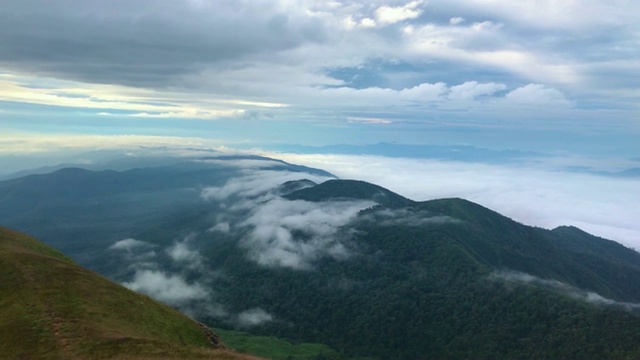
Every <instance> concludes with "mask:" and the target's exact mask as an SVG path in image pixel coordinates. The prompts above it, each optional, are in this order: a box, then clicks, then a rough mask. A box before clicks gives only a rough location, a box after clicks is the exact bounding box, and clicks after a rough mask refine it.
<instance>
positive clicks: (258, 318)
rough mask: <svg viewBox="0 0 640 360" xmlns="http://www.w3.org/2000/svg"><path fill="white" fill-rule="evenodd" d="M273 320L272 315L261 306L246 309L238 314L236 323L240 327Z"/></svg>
mask: <svg viewBox="0 0 640 360" xmlns="http://www.w3.org/2000/svg"><path fill="white" fill-rule="evenodd" d="M272 320H273V316H272V315H271V314H269V313H267V312H266V311H264V310H262V309H261V308H254V309H250V310H246V311H243V312H241V313H240V314H238V324H239V325H240V326H242V327H251V326H257V325H260V324H263V323H265V322H269V321H272Z"/></svg>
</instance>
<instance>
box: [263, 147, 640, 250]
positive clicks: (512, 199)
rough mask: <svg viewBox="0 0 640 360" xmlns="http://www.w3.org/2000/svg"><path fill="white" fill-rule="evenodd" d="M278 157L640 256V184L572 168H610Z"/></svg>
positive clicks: (564, 161)
mask: <svg viewBox="0 0 640 360" xmlns="http://www.w3.org/2000/svg"><path fill="white" fill-rule="evenodd" d="M272 156H279V157H281V158H283V159H285V160H288V161H292V162H297V163H304V164H306V165H308V166H314V167H320V168H323V169H325V170H327V171H330V172H332V173H333V174H335V175H336V176H338V177H340V178H347V179H359V180H364V181H368V182H372V183H375V184H378V185H381V186H383V187H386V188H388V189H390V190H392V191H395V192H397V193H399V194H401V195H403V196H405V197H408V198H410V199H413V200H418V201H422V200H429V199H437V198H447V197H461V198H465V199H468V200H471V201H474V202H477V203H479V204H481V205H484V206H487V207H489V208H491V209H493V210H495V211H498V212H500V213H502V214H504V215H506V216H509V217H511V218H513V219H515V220H517V221H519V222H522V223H524V224H528V225H534V226H540V227H543V228H548V229H550V228H555V227H557V226H560V225H574V226H577V227H580V228H582V229H583V230H585V231H588V232H590V233H592V234H595V235H597V236H602V237H605V238H608V239H612V240H615V241H618V242H621V243H622V244H624V245H626V246H630V247H634V248H636V249H640V226H639V225H638V221H637V218H636V214H640V191H638V189H640V182H639V180H638V179H637V178H632V177H631V178H622V177H611V176H601V175H594V174H588V173H580V172H573V171H569V170H567V169H566V168H567V167H568V165H569V164H572V163H573V164H575V163H580V164H582V165H589V166H592V167H594V168H595V169H598V168H603V167H604V169H607V167H610V166H612V163H610V162H608V163H607V162H606V161H605V162H602V161H600V160H597V159H596V160H595V161H591V160H590V159H586V160H581V159H573V158H564V157H560V158H554V157H550V158H543V159H533V160H532V161H530V162H527V161H524V162H520V163H518V162H512V163H506V164H479V163H473V162H454V161H438V160H433V159H404V158H387V157H381V156H354V155H296V154H272ZM624 164H625V165H628V164H627V163H624ZM613 166H615V163H613Z"/></svg>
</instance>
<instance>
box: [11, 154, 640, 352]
mask: <svg viewBox="0 0 640 360" xmlns="http://www.w3.org/2000/svg"><path fill="white" fill-rule="evenodd" d="M0 219H2V220H0V222H1V223H2V225H6V226H11V227H13V228H16V229H18V230H21V231H25V232H28V233H31V234H35V235H37V236H38V237H39V238H41V239H42V240H43V241H45V242H46V243H48V244H50V245H52V246H54V247H56V248H58V249H60V250H62V251H63V252H65V253H66V254H68V255H70V256H71V257H73V258H75V259H77V260H78V261H80V262H81V263H82V264H83V265H85V266H87V267H89V268H91V269H93V270H96V271H98V272H100V273H102V274H104V275H106V276H108V277H110V278H112V279H114V280H116V281H118V282H120V283H122V284H123V285H125V286H127V287H129V288H131V289H134V290H136V291H140V292H143V293H147V294H149V295H151V296H153V297H155V298H156V299H158V300H161V301H163V302H165V303H167V304H170V305H172V306H174V307H176V308H178V309H181V310H183V311H186V312H188V313H189V314H191V315H192V316H195V317H196V318H198V319H200V320H201V321H204V322H205V323H207V324H209V325H212V326H216V327H223V328H236V329H244V330H245V331H249V332H251V333H255V334H260V335H269V336H278V337H282V338H284V339H288V340H291V341H294V342H319V343H324V344H327V345H329V346H331V347H332V348H333V349H335V350H337V354H333V355H332V356H333V357H343V358H351V357H370V358H379V359H430V358H473V359H476V358H478V359H481V358H487V359H493V358H567V359H590V358H591V359H600V358H638V357H640V347H638V346H637V344H638V343H640V332H638V331H637V329H640V314H639V312H640V254H639V253H638V252H636V251H634V250H632V249H628V248H626V247H624V246H622V245H620V244H618V243H616V242H613V241H610V240H606V239H602V238H599V237H595V236H593V235H590V234H587V233H585V232H583V231H581V230H580V229H577V228H575V227H559V228H556V229H553V230H546V229H541V228H535V227H530V226H527V225H524V224H520V223H518V222H515V221H513V220H511V219H509V218H507V217H505V216H502V215H500V214H498V213H496V212H494V211H492V210H490V209H487V208H485V207H483V206H481V205H478V204H475V203H472V202H469V201H466V200H463V199H457V198H452V199H438V200H430V201H424V202H415V201H413V200H410V199H407V198H404V197H402V196H400V195H398V194H395V193H393V192H391V191H389V190H387V189H384V188H382V187H380V186H377V185H374V184H370V183H366V182H362V181H355V180H341V179H336V178H335V177H334V176H332V175H331V174H329V173H327V172H324V171H322V170H317V169H310V168H305V167H300V166H296V165H292V164H287V163H284V162H281V161H277V160H273V159H267V158H259V157H241V158H235V157H234V158H225V157H220V158H212V157H209V158H206V159H190V160H187V159H183V160H181V161H178V162H175V161H173V160H172V162H171V163H170V164H166V165H158V164H154V166H150V167H144V168H133V169H129V170H125V171H112V170H104V171H92V170H86V169H61V170H58V171H56V172H53V173H49V174H42V175H31V176H26V177H21V178H17V179H13V180H9V181H4V182H0Z"/></svg>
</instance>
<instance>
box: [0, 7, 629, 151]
mask: <svg viewBox="0 0 640 360" xmlns="http://www.w3.org/2000/svg"><path fill="white" fill-rule="evenodd" d="M638 13H640V3H637V2H633V1H628V0H612V1H606V2H605V1H587V0H565V1H551V0H522V1H507V0H459V1H453V2H452V1H444V0H429V1H427V0H417V1H395V0H379V1H366V2H365V1H358V0H347V1H325V0H296V1H291V0H268V1H266V0H250V1H249V0H180V1H178V0H136V1H123V0H114V1H97V0H96V1H93V0H82V1H80V0H58V1H46V0H5V1H3V3H2V8H1V9H0V131H2V133H3V134H6V135H4V137H5V141H6V140H7V139H8V138H11V139H12V141H17V142H19V141H24V140H25V139H33V138H34V137H35V136H42V135H46V136H47V137H48V138H51V137H53V136H60V135H78V134H82V135H109V136H118V135H138V136H172V137H176V136H178V137H190V138H204V139H209V140H213V141H217V142H219V143H224V144H226V145H235V146H246V145H247V144H254V145H261V146H262V145H265V144H273V143H299V144H304V145H326V144H336V143H359V144H369V143H378V142H398V143H411V144H416V143H431V144H446V145H448V144H469V145H474V146H480V147H490V148H523V149H527V150H539V149H545V150H548V151H569V152H580V153H589V154H596V155H599V154H607V155H611V154H614V155H616V156H629V157H635V156H640V151H638V146H637V145H636V143H637V141H636V139H637V138H638V136H639V135H640V115H639V111H638V106H639V104H640V101H639V98H640V92H639V90H638V86H637V85H638V84H639V83H640V60H638V59H640V23H639V22H638V21H637V14H638Z"/></svg>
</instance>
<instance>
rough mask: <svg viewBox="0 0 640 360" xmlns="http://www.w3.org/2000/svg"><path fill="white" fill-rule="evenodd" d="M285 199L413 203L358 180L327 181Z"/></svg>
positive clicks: (381, 203) (382, 203)
mask: <svg viewBox="0 0 640 360" xmlns="http://www.w3.org/2000/svg"><path fill="white" fill-rule="evenodd" d="M285 198H287V199H289V200H307V201H313V202H320V201H330V200H337V201H341V200H371V201H374V202H376V203H378V204H380V205H385V206H405V205H409V204H412V203H414V202H413V201H412V200H409V199H407V198H405V197H404V196H401V195H398V194H396V193H394V192H392V191H390V190H387V189H385V188H383V187H381V186H378V185H374V184H371V183H368V182H365V181H360V180H328V181H325V182H323V183H321V184H319V185H316V186H313V187H309V188H305V189H301V190H298V191H294V192H292V193H290V194H288V195H285Z"/></svg>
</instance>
